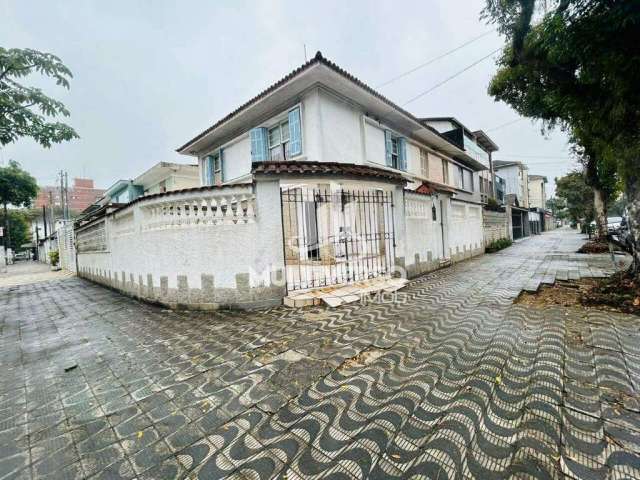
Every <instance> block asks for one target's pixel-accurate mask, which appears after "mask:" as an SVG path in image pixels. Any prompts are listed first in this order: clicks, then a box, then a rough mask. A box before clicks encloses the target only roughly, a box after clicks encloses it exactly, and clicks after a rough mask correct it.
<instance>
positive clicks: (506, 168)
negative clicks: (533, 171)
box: [493, 160, 529, 209]
mask: <svg viewBox="0 0 640 480" xmlns="http://www.w3.org/2000/svg"><path fill="white" fill-rule="evenodd" d="M493 169H494V170H495V172H496V174H499V175H500V177H502V178H503V179H504V184H505V195H511V196H512V197H511V198H514V199H515V201H516V202H517V203H515V204H516V205H517V206H519V207H522V208H527V209H528V208H529V169H528V167H527V166H526V165H525V164H523V163H522V162H515V161H514V162H510V161H503V160H494V161H493Z"/></svg>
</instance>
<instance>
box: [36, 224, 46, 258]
mask: <svg viewBox="0 0 640 480" xmlns="http://www.w3.org/2000/svg"><path fill="white" fill-rule="evenodd" d="M38 232H40V227H39V226H38V223H37V222H36V261H39V260H40V248H39V247H38V245H39V243H40V238H39V236H38ZM44 236H45V237H46V236H47V233H46V231H45V234H44Z"/></svg>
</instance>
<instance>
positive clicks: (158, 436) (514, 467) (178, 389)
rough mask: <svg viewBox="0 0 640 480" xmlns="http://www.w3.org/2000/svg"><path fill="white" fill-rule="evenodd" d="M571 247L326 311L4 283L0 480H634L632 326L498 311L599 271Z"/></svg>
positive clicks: (534, 245)
mask: <svg viewBox="0 0 640 480" xmlns="http://www.w3.org/2000/svg"><path fill="white" fill-rule="evenodd" d="M582 241H583V239H582V237H581V236H579V235H577V234H575V233H573V232H571V231H557V232H552V233H546V234H544V235H541V236H538V237H534V238H531V239H529V240H527V241H525V242H522V243H518V244H517V245H515V246H513V247H511V248H509V249H507V250H504V251H502V252H500V253H498V254H493V255H485V256H483V257H480V258H476V259H473V260H470V261H467V262H463V263H460V264H457V265H455V266H453V267H451V268H448V269H444V270H440V271H438V272H435V273H432V274H430V275H427V276H424V277H421V278H419V279H417V280H416V281H413V282H411V284H410V285H409V286H408V287H407V288H405V289H404V290H403V291H402V295H400V296H399V297H398V299H397V300H398V302H397V303H381V304H368V305H360V304H351V305H348V306H344V307H340V308H338V309H333V310H325V309H322V308H320V307H316V308H314V309H311V310H293V309H287V308H284V307H282V308H275V309H271V310H267V311H261V312H253V313H241V312H215V313H191V312H178V313H176V312H169V311H166V310H161V309H159V308H156V307H152V306H149V305H144V304H140V303H137V302H135V301H133V300H131V299H129V298H127V297H124V296H121V295H119V294H117V293H115V292H113V291H110V290H107V289H104V288H102V287H99V286H97V285H94V284H91V283H89V282H87V281H83V280H80V279H77V278H73V279H66V280H58V281H52V282H44V283H38V284H32V285H23V286H18V287H11V288H4V289H0V306H1V307H0V371H1V372H2V373H1V377H0V478H3V479H4V478H12V479H13V478H16V479H29V478H34V479H40V478H42V479H54V478H55V479H58V478H60V479H75V478H108V479H115V478H128V479H129V478H139V479H172V478H190V479H195V478H200V479H207V480H209V479H215V478H237V479H264V478H272V477H277V478H283V479H284V478H286V479H295V478H328V477H331V478H340V479H351V478H400V477H403V478H429V479H454V478H480V479H494V478H518V479H520V478H540V479H547V478H548V479H557V478H563V477H564V476H568V477H571V478H576V479H582V478H596V479H605V478H611V479H623V478H639V477H640V401H639V397H638V389H639V388H640V331H639V328H638V318H637V317H632V316H628V315H622V314H614V313H608V312H602V311H595V310H591V311H588V312H586V311H581V310H570V309H563V308H559V307H548V308H545V309H536V308H532V307H530V306H522V305H514V304H513V301H514V299H515V298H516V297H517V295H518V294H519V292H520V291H521V290H522V289H523V288H524V286H525V285H527V284H529V283H530V282H532V281H537V280H536V279H541V280H540V281H545V279H548V278H550V277H549V276H551V275H555V276H556V277H560V276H562V275H564V274H563V273H562V272H565V271H566V272H577V273H575V275H577V276H579V275H583V274H594V273H595V274H607V273H609V272H610V270H611V269H612V265H611V262H610V261H608V260H607V259H606V256H582V255H577V254H573V253H571V252H574V251H575V250H576V249H577V248H578V246H579V245H580V244H581V243H582ZM567 275H569V274H568V273H567ZM572 275H574V274H572ZM65 370H67V371H65Z"/></svg>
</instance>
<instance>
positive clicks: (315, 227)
mask: <svg viewBox="0 0 640 480" xmlns="http://www.w3.org/2000/svg"><path fill="white" fill-rule="evenodd" d="M281 201H282V229H283V239H284V257H285V266H286V273H287V288H288V289H289V290H301V289H307V288H317V287H325V286H329V285H336V284H341V283H349V282H354V281H359V280H365V279H369V278H374V277H377V276H380V275H385V274H388V273H390V272H391V270H392V268H393V259H394V256H395V235H394V229H393V194H392V193H391V192H385V191H382V190H367V191H360V190H337V191H336V190H334V191H330V190H320V189H307V188H300V187H296V188H283V189H282V191H281Z"/></svg>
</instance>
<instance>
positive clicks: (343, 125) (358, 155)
mask: <svg viewBox="0 0 640 480" xmlns="http://www.w3.org/2000/svg"><path fill="white" fill-rule="evenodd" d="M319 100H320V121H321V124H322V128H321V130H320V133H321V134H322V159H323V160H324V161H325V162H341V163H362V159H363V157H364V154H363V151H362V133H361V125H360V119H361V113H360V112H359V111H358V110H357V109H355V108H353V107H352V106H351V105H349V104H348V103H347V102H345V101H344V100H341V99H339V98H337V97H335V96H333V95H331V94H329V93H328V92H326V91H324V90H320V92H319Z"/></svg>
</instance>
